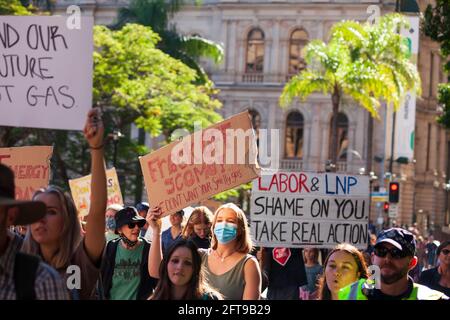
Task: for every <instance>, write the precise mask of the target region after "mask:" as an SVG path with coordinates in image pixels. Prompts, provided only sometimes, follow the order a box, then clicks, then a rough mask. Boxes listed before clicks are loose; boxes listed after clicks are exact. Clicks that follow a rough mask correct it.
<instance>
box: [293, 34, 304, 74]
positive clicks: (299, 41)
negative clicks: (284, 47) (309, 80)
mask: <svg viewBox="0 0 450 320" xmlns="http://www.w3.org/2000/svg"><path fill="white" fill-rule="evenodd" d="M307 43H308V34H307V33H306V31H305V30H303V29H297V30H294V32H292V34H291V38H290V40H289V74H297V73H299V72H300V71H301V70H303V69H305V68H306V62H305V60H304V59H303V57H302V54H301V53H302V50H303V48H304V47H305V46H306V44H307Z"/></svg>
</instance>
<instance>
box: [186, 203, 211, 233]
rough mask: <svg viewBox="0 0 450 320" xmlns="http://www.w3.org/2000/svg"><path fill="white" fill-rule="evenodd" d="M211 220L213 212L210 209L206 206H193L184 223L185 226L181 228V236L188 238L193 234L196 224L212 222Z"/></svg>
mask: <svg viewBox="0 0 450 320" xmlns="http://www.w3.org/2000/svg"><path fill="white" fill-rule="evenodd" d="M212 220H213V213H212V212H211V210H209V209H208V207H205V206H200V207H197V208H195V209H194V210H193V211H192V213H191V215H190V216H189V219H188V221H187V223H186V226H185V227H184V229H183V232H182V233H181V234H182V236H183V238H185V239H188V238H189V237H191V236H192V235H193V234H194V226H195V225H196V224H200V223H204V224H210V225H211V224H212Z"/></svg>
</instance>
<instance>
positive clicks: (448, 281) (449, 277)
mask: <svg viewBox="0 0 450 320" xmlns="http://www.w3.org/2000/svg"><path fill="white" fill-rule="evenodd" d="M437 257H438V261H439V265H438V266H437V267H436V268H433V269H429V270H425V271H424V272H422V274H421V275H420V279H419V283H420V284H423V285H425V286H428V287H430V288H431V289H434V290H437V291H441V292H443V293H445V294H446V295H447V296H450V240H446V241H444V242H442V243H441V244H440V246H439V247H438V248H437Z"/></svg>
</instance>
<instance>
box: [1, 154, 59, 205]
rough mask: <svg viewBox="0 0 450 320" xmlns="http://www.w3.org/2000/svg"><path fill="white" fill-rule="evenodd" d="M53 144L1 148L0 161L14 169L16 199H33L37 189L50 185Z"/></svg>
mask: <svg viewBox="0 0 450 320" xmlns="http://www.w3.org/2000/svg"><path fill="white" fill-rule="evenodd" d="M52 154H53V147H51V146H32V147H17V148H0V163H1V164H4V165H6V166H8V167H10V168H11V169H12V170H13V171H14V183H15V185H16V199H19V200H31V198H32V197H33V194H34V192H35V191H36V190H38V189H40V188H45V187H47V186H48V181H49V179H50V158H51V157H52Z"/></svg>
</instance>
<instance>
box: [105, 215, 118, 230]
mask: <svg viewBox="0 0 450 320" xmlns="http://www.w3.org/2000/svg"><path fill="white" fill-rule="evenodd" d="M105 222H106V229H108V230H112V231H114V230H115V229H116V220H115V219H114V217H108V218H106V221H105Z"/></svg>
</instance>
